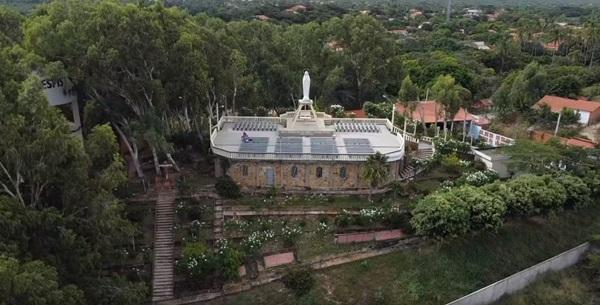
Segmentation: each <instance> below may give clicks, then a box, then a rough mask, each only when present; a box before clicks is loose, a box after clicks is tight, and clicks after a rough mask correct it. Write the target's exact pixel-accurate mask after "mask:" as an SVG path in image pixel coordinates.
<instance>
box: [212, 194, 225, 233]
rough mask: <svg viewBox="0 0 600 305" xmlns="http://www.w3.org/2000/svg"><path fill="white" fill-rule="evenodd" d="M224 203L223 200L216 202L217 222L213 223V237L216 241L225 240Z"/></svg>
mask: <svg viewBox="0 0 600 305" xmlns="http://www.w3.org/2000/svg"><path fill="white" fill-rule="evenodd" d="M224 222H225V220H224V216H223V202H222V201H221V199H217V200H215V220H214V221H213V237H214V239H215V240H217V239H221V238H223V223H224Z"/></svg>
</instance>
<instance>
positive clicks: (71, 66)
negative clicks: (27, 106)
mask: <svg viewBox="0 0 600 305" xmlns="http://www.w3.org/2000/svg"><path fill="white" fill-rule="evenodd" d="M48 28H53V29H55V30H53V31H50V32H51V33H48V31H47V29H48ZM198 30H199V27H198V26H197V25H195V24H194V23H193V21H192V20H191V18H190V16H188V15H187V14H185V13H183V12H182V11H180V10H178V9H176V8H170V9H167V8H164V7H163V6H162V5H160V4H155V5H152V6H140V5H133V4H125V5H124V4H120V3H118V2H114V1H101V2H96V1H72V0H59V1H54V2H52V3H51V4H49V5H48V6H47V7H46V9H45V10H43V11H41V12H40V14H38V15H36V16H34V17H33V18H31V20H29V22H28V23H27V24H26V29H25V41H26V46H27V47H28V49H30V50H32V51H33V52H34V53H36V54H37V55H39V56H41V57H42V58H43V59H44V60H46V61H48V62H56V63H59V64H60V65H62V66H63V67H64V68H65V69H64V70H65V71H64V73H65V75H68V76H69V77H70V78H71V79H72V80H73V81H74V83H75V87H76V89H77V90H78V92H80V95H81V97H82V98H83V99H90V100H93V101H95V102H97V103H99V105H101V109H103V110H104V112H105V113H106V114H107V117H108V118H109V120H110V122H111V123H112V125H113V127H114V128H115V129H116V131H117V132H118V134H119V136H120V137H121V140H122V141H123V142H124V143H125V147H126V148H127V149H128V150H129V152H130V155H131V157H132V159H133V160H132V161H133V163H134V165H135V168H136V171H137V174H138V177H140V178H143V177H144V173H143V171H142V169H141V166H140V164H139V152H140V150H141V147H142V146H144V145H147V146H148V147H149V148H150V150H151V151H152V154H153V156H154V159H155V168H156V169H157V168H158V164H156V163H157V162H158V157H157V155H158V154H159V153H162V154H165V155H166V157H167V158H168V159H169V160H170V161H171V162H172V163H174V160H173V159H172V158H171V156H170V152H171V150H170V145H166V144H165V143H166V137H167V136H168V135H169V133H171V132H172V128H173V127H174V124H173V121H177V120H178V119H179V113H181V112H183V113H186V112H185V111H181V110H188V109H191V110H192V111H194V110H195V111H200V109H202V108H203V107H201V106H199V105H198V104H202V103H205V102H206V100H204V99H200V98H198V96H204V94H200V93H204V92H206V91H207V90H206V87H205V84H206V83H207V79H208V76H207V73H206V70H207V69H206V67H207V59H206V56H207V54H206V51H205V50H206V47H207V46H209V45H211V44H210V43H207V42H206V41H205V38H206V36H208V35H204V36H202V35H201V34H200V33H198V32H199V31H198ZM198 50H200V51H198ZM180 111H181V112H180ZM187 125H188V126H189V125H191V124H187ZM140 128H141V129H142V130H139V129H140Z"/></svg>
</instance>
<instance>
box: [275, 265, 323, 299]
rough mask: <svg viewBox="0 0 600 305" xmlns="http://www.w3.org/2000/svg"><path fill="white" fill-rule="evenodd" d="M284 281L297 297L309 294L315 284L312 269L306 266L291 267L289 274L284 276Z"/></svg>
mask: <svg viewBox="0 0 600 305" xmlns="http://www.w3.org/2000/svg"><path fill="white" fill-rule="evenodd" d="M282 281H283V285H285V287H286V288H287V289H289V290H291V291H292V292H293V293H294V295H296V296H297V297H301V296H303V295H305V294H307V293H308V292H310V290H311V289H312V288H313V286H314V285H315V278H314V277H313V274H312V271H311V270H310V269H309V268H306V267H295V268H291V269H289V270H288V272H287V274H286V275H284V276H283V278H282Z"/></svg>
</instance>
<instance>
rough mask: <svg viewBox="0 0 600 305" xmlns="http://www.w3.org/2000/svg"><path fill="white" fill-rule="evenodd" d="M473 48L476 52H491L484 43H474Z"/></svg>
mask: <svg viewBox="0 0 600 305" xmlns="http://www.w3.org/2000/svg"><path fill="white" fill-rule="evenodd" d="M473 47H474V48H476V49H477V50H483V51H489V50H491V48H490V47H488V46H487V45H486V44H485V41H474V42H473Z"/></svg>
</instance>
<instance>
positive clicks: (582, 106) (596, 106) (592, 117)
mask: <svg viewBox="0 0 600 305" xmlns="http://www.w3.org/2000/svg"><path fill="white" fill-rule="evenodd" d="M544 105H546V106H548V107H550V111H552V112H554V113H559V112H561V111H562V110H563V109H571V110H573V111H574V112H575V113H579V123H581V124H583V125H586V126H587V125H590V124H595V123H598V122H600V102H594V101H586V100H573V99H568V98H564V97H558V96H552V95H546V96H544V97H543V98H542V99H541V100H539V101H538V102H537V103H535V105H533V108H535V109H539V108H540V107H542V106H544Z"/></svg>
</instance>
